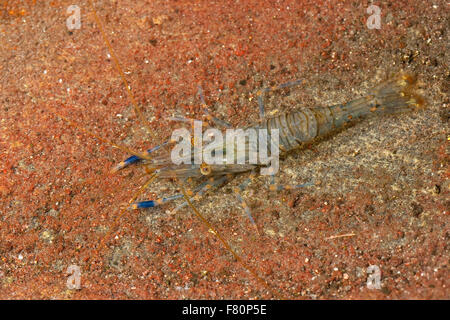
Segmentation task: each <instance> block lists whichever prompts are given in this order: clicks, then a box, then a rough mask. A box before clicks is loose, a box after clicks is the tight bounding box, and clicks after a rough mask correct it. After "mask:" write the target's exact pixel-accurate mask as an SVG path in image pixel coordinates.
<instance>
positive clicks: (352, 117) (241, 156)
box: [115, 73, 424, 222]
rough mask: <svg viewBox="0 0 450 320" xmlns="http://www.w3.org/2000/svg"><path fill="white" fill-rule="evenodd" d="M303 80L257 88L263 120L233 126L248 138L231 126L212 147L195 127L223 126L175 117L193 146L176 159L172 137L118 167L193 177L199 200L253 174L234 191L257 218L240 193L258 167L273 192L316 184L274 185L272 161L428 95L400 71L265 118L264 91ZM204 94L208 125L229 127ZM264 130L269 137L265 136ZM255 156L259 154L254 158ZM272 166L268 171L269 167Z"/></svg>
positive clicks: (151, 203)
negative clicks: (362, 89) (353, 93)
mask: <svg viewBox="0 0 450 320" xmlns="http://www.w3.org/2000/svg"><path fill="white" fill-rule="evenodd" d="M300 82H301V81H293V82H289V83H285V84H282V85H280V86H277V87H272V88H266V89H264V90H261V91H259V93H258V102H259V111H260V118H261V119H260V121H259V122H257V123H256V124H254V125H250V126H247V127H245V128H242V129H241V131H239V130H234V132H241V133H242V132H244V139H241V140H239V139H234V137H233V136H232V137H233V139H230V138H229V135H228V131H229V130H227V135H226V139H223V140H224V141H222V142H220V141H219V142H220V143H216V144H215V147H214V148H211V145H206V146H203V145H202V144H199V143H198V141H197V140H198V139H197V138H196V136H195V133H196V130H197V131H198V132H199V133H200V136H203V137H206V138H208V136H210V135H211V133H214V132H215V133H216V134H215V137H217V131H220V130H217V129H215V130H216V131H213V130H212V128H211V127H207V126H205V127H206V130H205V131H204V132H203V131H202V130H203V129H202V126H201V125H202V124H204V123H206V122H203V121H194V120H192V119H186V118H177V120H180V121H186V122H191V124H192V127H193V129H194V130H193V131H194V139H192V138H190V139H191V140H190V142H193V143H192V144H193V147H192V148H191V145H189V149H187V151H186V149H184V150H182V151H183V152H182V153H183V154H182V155H181V156H179V157H178V158H177V160H176V161H174V157H173V156H174V150H175V149H176V148H177V147H179V143H180V141H179V139H178V140H177V139H173V138H172V139H171V140H169V141H167V142H165V143H163V144H162V145H160V146H157V147H154V148H152V149H150V150H148V151H147V152H146V153H144V154H143V155H142V156H139V155H133V156H131V157H129V158H128V159H126V160H125V161H122V162H121V163H120V164H119V165H118V166H116V167H115V170H120V169H122V168H125V167H127V166H129V165H131V164H141V165H143V166H145V167H146V169H147V171H148V172H150V173H151V174H152V175H153V176H154V177H155V178H161V179H162V178H168V179H170V178H172V179H177V180H181V181H194V182H196V183H197V185H196V187H194V188H193V189H188V192H187V194H188V196H189V197H193V199H198V198H199V197H200V196H201V195H202V194H204V193H205V192H206V191H207V190H208V189H210V188H211V187H218V186H220V185H222V184H225V183H226V182H228V181H230V180H231V179H232V178H233V177H234V176H236V175H238V174H242V173H244V172H250V178H249V179H247V180H245V181H244V182H243V183H242V184H241V185H240V186H239V187H237V188H235V189H234V191H235V192H236V196H237V197H238V200H239V201H240V203H241V205H242V207H243V208H244V209H245V210H246V212H247V214H248V215H249V217H250V219H251V220H252V222H253V219H252V217H251V214H250V211H249V209H248V206H247V205H246V204H245V201H244V200H243V199H242V197H241V196H240V195H239V191H242V190H243V189H244V188H245V187H246V186H247V185H248V184H249V182H250V179H251V178H252V177H253V176H255V175H256V173H258V170H259V171H260V173H262V172H263V170H266V173H265V174H269V175H271V177H272V180H271V183H270V189H271V190H283V189H291V188H298V187H303V186H308V185H313V183H311V182H309V183H305V184H298V185H284V186H283V185H276V184H275V181H274V179H273V176H274V174H275V173H276V170H277V168H274V166H273V165H272V164H273V161H272V160H274V159H275V158H276V157H278V156H285V155H286V154H287V153H289V152H291V151H293V150H296V149H299V148H301V147H302V146H304V145H306V144H310V143H312V142H314V141H315V140H318V139H320V138H322V137H325V136H328V135H329V134H330V133H333V132H336V131H339V129H342V128H344V127H345V126H346V125H347V124H348V123H350V122H354V121H357V120H360V119H362V118H367V117H368V116H375V115H381V114H392V113H400V112H405V111H410V110H416V109H419V108H420V107H422V106H423V104H424V99H423V98H422V97H421V95H420V94H419V90H418V85H417V78H416V76H415V75H412V74H409V73H400V74H398V75H396V76H394V77H392V78H390V79H388V80H386V81H384V82H382V83H380V84H379V85H378V86H376V87H375V88H373V89H372V90H370V91H369V93H368V94H367V95H366V96H364V97H362V98H358V99H355V100H352V101H350V102H348V103H345V104H337V105H332V106H326V107H312V108H301V109H298V110H295V111H291V112H288V113H284V114H280V115H277V116H273V117H264V104H263V99H262V95H263V94H264V93H265V92H269V91H273V90H277V89H281V88H285V87H288V86H293V85H297V84H299V83H300ZM200 98H201V100H202V103H203V107H204V109H205V116H206V119H207V120H208V121H209V123H214V124H216V125H218V126H221V127H222V128H229V125H228V124H227V123H226V122H225V121H223V120H220V119H217V118H215V117H213V116H212V115H211V114H209V112H208V111H207V109H206V105H205V103H204V98H203V95H202V93H201V89H200ZM199 126H200V128H199ZM249 129H250V130H249ZM186 130H187V129H186ZM252 130H253V131H254V132H256V139H252V135H251V134H248V133H249V132H252ZM220 132H221V131H220ZM261 132H262V133H264V135H265V136H264V135H261ZM202 133H203V135H202ZM230 136H231V135H230ZM262 136H264V137H265V138H267V139H266V140H265V141H264V139H262V140H261V139H259V140H258V138H261V137H262ZM172 137H173V136H172ZM253 137H254V136H253ZM204 139H205V138H204ZM215 142H217V139H215ZM206 149H208V150H206ZM205 151H208V152H207V154H209V155H210V157H209V158H214V160H215V161H213V162H211V161H206V160H207V159H206V160H205V157H203V158H202V155H205ZM239 151H241V153H240V152H239ZM242 151H244V152H242ZM175 153H176V152H175ZM255 154H256V157H255V156H252V155H255ZM261 155H264V156H265V158H264V157H261ZM206 158H208V157H206ZM263 158H264V159H263ZM263 160H264V161H263ZM271 165H272V167H271V168H270V170H267V169H268V168H269V166H271ZM274 169H275V170H274ZM180 198H183V194H175V195H172V196H169V197H162V198H160V199H157V200H147V201H139V202H135V203H134V204H133V205H132V207H133V208H135V209H138V208H149V207H155V206H158V205H161V204H163V203H166V202H168V201H172V200H176V199H180ZM184 205H186V202H184V203H182V204H181V205H179V206H178V207H177V208H179V207H182V206H184Z"/></svg>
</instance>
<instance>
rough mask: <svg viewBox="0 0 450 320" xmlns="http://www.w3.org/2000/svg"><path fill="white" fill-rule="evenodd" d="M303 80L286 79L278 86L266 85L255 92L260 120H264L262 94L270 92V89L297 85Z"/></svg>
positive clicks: (274, 89)
mask: <svg viewBox="0 0 450 320" xmlns="http://www.w3.org/2000/svg"><path fill="white" fill-rule="evenodd" d="M302 81H303V80H295V81H288V82H285V83H282V84H280V85H278V86H275V87H267V88H264V89H262V90H259V91H258V92H257V94H256V96H257V97H258V106H259V118H260V120H261V121H263V120H264V118H265V110H264V99H263V96H264V94H265V93H266V92H271V91H276V90H279V89H283V88H288V87H293V86H296V85H299V84H300V83H302Z"/></svg>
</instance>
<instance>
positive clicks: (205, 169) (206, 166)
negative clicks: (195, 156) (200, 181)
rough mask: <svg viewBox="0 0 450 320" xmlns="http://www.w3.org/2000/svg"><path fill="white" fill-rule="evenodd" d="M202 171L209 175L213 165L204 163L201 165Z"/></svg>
mask: <svg viewBox="0 0 450 320" xmlns="http://www.w3.org/2000/svg"><path fill="white" fill-rule="evenodd" d="M200 172H201V173H202V175H204V176H207V175H208V174H210V173H211V166H210V165H209V164H206V163H202V164H201V165H200Z"/></svg>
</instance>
